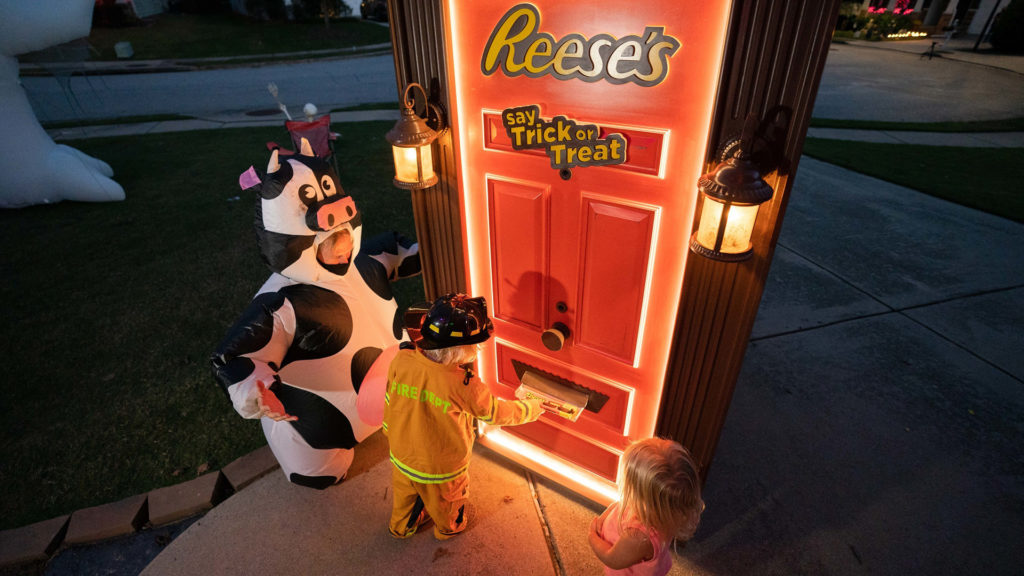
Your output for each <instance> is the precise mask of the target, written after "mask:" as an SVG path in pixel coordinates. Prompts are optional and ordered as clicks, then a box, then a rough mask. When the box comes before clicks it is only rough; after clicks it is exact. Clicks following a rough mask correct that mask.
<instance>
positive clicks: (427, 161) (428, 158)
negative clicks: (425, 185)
mask: <svg viewBox="0 0 1024 576" xmlns="http://www.w3.org/2000/svg"><path fill="white" fill-rule="evenodd" d="M432 148H433V147H432V146H431V145H430V144H427V145H426V146H420V166H421V167H422V168H421V170H422V175H421V177H420V182H428V181H429V180H430V179H431V178H433V177H434V156H433V153H432V152H431V150H432Z"/></svg>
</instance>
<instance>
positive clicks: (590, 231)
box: [576, 197, 655, 365]
mask: <svg viewBox="0 0 1024 576" xmlns="http://www.w3.org/2000/svg"><path fill="white" fill-rule="evenodd" d="M654 216H655V215H654V214H653V213H652V212H651V211H649V210H641V209H637V208H633V207H631V206H625V205H622V204H620V203H616V202H611V201H605V200H600V199H597V198H587V197H584V200H583V214H581V215H580V218H579V220H581V221H582V222H583V224H584V231H583V234H582V235H581V237H582V238H583V243H582V245H581V247H580V248H581V250H580V262H579V270H578V271H577V276H578V277H580V278H582V283H581V286H580V293H579V300H578V302H579V303H578V305H577V307H576V308H577V310H579V311H580V312H579V315H578V318H579V322H578V326H579V328H578V331H579V338H578V340H577V344H578V345H579V346H583V347H586V348H590V349H592V350H595V351H598V352H603V353H605V354H607V355H609V356H610V357H612V358H614V359H616V360H618V361H620V362H624V363H626V364H630V365H632V364H633V356H634V352H635V351H636V344H637V340H638V339H639V337H640V333H639V327H640V312H641V309H642V308H643V296H644V290H645V288H646V287H647V284H648V278H647V270H648V266H647V264H648V259H649V256H650V246H651V241H652V239H653V238H652V236H653V229H654Z"/></svg>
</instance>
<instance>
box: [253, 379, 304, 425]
mask: <svg viewBox="0 0 1024 576" xmlns="http://www.w3.org/2000/svg"><path fill="white" fill-rule="evenodd" d="M256 386H257V387H258V388H259V391H260V395H259V396H257V397H256V404H257V405H258V406H259V408H260V413H259V416H260V417H263V416H266V417H267V418H270V419H271V420H276V421H278V422H280V421H281V420H285V421H288V422H294V421H295V420H298V418H297V417H295V416H292V415H291V414H288V413H287V412H285V410H284V404H282V403H281V400H279V399H278V397H277V396H275V395H274V393H273V392H271V391H270V390H267V387H266V386H264V384H263V382H260V381H259V380H257V381H256Z"/></svg>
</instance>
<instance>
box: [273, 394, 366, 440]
mask: <svg viewBox="0 0 1024 576" xmlns="http://www.w3.org/2000/svg"><path fill="white" fill-rule="evenodd" d="M274 394H275V395H276V396H277V397H278V399H279V400H281V404H283V405H284V409H285V411H286V412H288V413H289V414H291V415H292V416H295V417H296V418H298V420H295V421H293V422H289V424H291V425H292V427H294V428H295V431H296V432H298V433H299V435H300V436H302V439H303V440H305V441H306V443H307V444H309V445H310V446H312V447H313V448H316V449H318V450H328V449H331V448H353V447H355V445H356V444H357V442H356V436H355V434H354V433H353V432H352V424H350V423H349V421H348V418H346V417H345V415H344V414H342V413H341V411H340V410H338V409H337V408H335V407H334V405H333V404H331V403H330V402H328V401H327V400H324V399H323V398H321V397H320V396H317V395H316V394H313V393H312V392H308V391H306V390H303V389H301V388H296V387H294V386H289V385H287V384H283V383H282V384H278V385H277V386H275V389H274Z"/></svg>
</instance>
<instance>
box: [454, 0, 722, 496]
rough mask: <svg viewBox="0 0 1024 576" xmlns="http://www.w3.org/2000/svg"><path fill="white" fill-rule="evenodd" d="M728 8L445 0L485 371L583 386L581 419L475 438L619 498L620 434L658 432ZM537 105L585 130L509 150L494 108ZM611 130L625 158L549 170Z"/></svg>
mask: <svg viewBox="0 0 1024 576" xmlns="http://www.w3.org/2000/svg"><path fill="white" fill-rule="evenodd" d="M728 7H729V2H726V1H724V0H719V1H717V2H711V1H708V2H678V0H664V1H650V2H642V3H621V2H603V1H601V2H587V3H576V2H573V3H568V2H539V1H538V2H534V3H531V4H518V5H515V4H503V3H496V2H479V1H473V0H450V2H449V4H448V6H447V8H448V10H447V15H448V19H449V21H448V30H449V38H448V49H449V53H448V58H449V61H448V62H449V71H450V76H451V77H450V81H451V85H452V86H453V87H454V88H453V94H451V98H450V101H451V102H452V106H453V111H452V114H451V115H452V120H453V126H454V129H455V143H456V150H457V162H458V165H459V172H460V174H459V176H460V185H461V187H462V210H463V221H464V225H465V246H466V247H467V255H466V256H467V269H468V270H469V275H470V290H471V292H472V293H473V294H474V295H483V296H486V297H487V299H488V302H490V304H491V313H492V316H493V317H494V320H495V328H496V332H495V334H496V337H495V338H493V339H492V340H491V341H490V342H489V347H488V348H487V350H485V351H484V353H483V354H481V366H480V371H481V376H482V377H483V378H484V380H485V381H486V382H488V384H490V385H491V388H492V390H494V391H495V392H496V393H497V394H499V395H502V396H505V397H511V396H512V395H513V392H514V390H515V388H516V387H517V386H518V384H519V377H520V376H521V375H522V373H523V371H525V370H531V371H533V372H536V373H539V374H542V375H544V376H546V377H547V378H549V379H551V380H555V381H558V382H561V383H563V384H566V385H569V386H572V387H575V388H577V389H581V390H585V391H587V392H588V393H589V394H590V397H591V401H590V404H589V405H588V408H587V410H586V411H584V412H583V414H582V416H581V417H580V418H579V419H578V420H577V421H575V422H572V421H569V420H566V419H562V418H559V417H557V416H554V415H545V416H544V417H543V418H542V419H541V420H540V421H538V422H536V423H533V424H530V425H526V426H520V427H515V428H507V429H504V430H488V431H486V434H485V436H484V438H483V441H484V442H486V443H488V444H489V445H491V446H494V447H496V448H497V449H498V450H500V451H502V452H504V453H506V454H508V455H510V456H512V457H513V458H515V459H517V460H519V461H521V462H523V463H525V464H527V465H528V466H531V467H533V468H536V469H538V470H539V471H541V472H542V473H545V474H549V475H552V476H554V477H556V478H557V479H559V480H560V481H563V482H565V483H566V484H568V485H570V487H572V488H574V489H576V490H577V491H579V492H581V493H583V494H585V495H588V496H590V497H592V498H594V499H596V500H598V501H607V500H610V499H611V498H612V497H613V495H614V482H615V479H616V472H617V466H618V460H619V457H620V455H621V452H622V449H623V448H624V447H625V445H626V444H627V443H628V442H629V441H630V440H632V439H636V438H640V437H644V436H649V435H651V434H652V433H653V430H654V425H655V420H656V417H657V413H658V406H659V403H660V400H661V392H662V382H663V380H664V375H665V369H666V365H667V362H668V349H669V345H670V338H671V334H672V329H673V324H674V321H675V317H676V312H677V309H676V308H677V304H678V300H679V293H680V288H681V285H682V271H683V265H684V262H685V258H686V257H687V255H688V251H687V248H686V246H687V242H688V239H689V231H690V230H691V224H692V221H693V214H694V208H695V201H696V194H697V192H696V182H697V179H698V177H699V176H700V168H701V164H702V161H703V158H704V152H705V150H704V148H705V142H706V140H707V132H708V125H709V122H710V118H711V106H712V102H713V97H714V91H715V88H716V86H717V82H718V72H719V67H720V60H721V52H722V47H723V43H724V34H725V27H726V23H727V18H728ZM533 105H536V106H537V107H538V111H539V116H540V117H539V118H534V119H533V120H532V122H533V124H530V127H542V126H545V124H542V122H550V121H552V120H553V119H555V118H556V117H563V118H564V119H565V120H566V121H567V122H572V123H575V124H576V125H578V126H580V127H586V126H591V125H593V126H596V128H597V129H596V131H594V132H593V133H591V134H589V135H587V136H584V137H583V138H582V139H580V140H571V139H570V140H569V141H565V140H564V138H559V139H558V140H557V142H553V144H552V146H551V148H550V149H544V148H531V149H516V148H517V146H515V145H514V138H517V137H518V138H520V140H519V142H520V143H523V142H525V135H524V134H523V132H526V131H530V130H529V129H527V130H524V131H521V133H520V134H519V135H518V136H515V135H513V134H512V133H511V132H510V131H509V130H508V129H507V128H506V123H505V122H507V120H506V121H503V119H504V117H503V114H502V112H503V111H505V110H508V109H512V108H516V109H522V108H524V107H529V106H533ZM534 132H535V133H537V134H539V131H534ZM556 134H558V135H560V136H566V135H568V136H570V138H572V134H573V132H571V131H569V130H564V131H562V132H557V131H548V136H549V137H553V136H555V135H556ZM583 134H585V132H580V135H583ZM612 134H620V135H621V139H622V140H624V141H625V154H624V158H620V160H622V161H621V162H620V163H614V164H609V165H591V166H579V165H577V166H575V167H571V168H570V169H569V171H568V172H566V170H559V169H557V168H558V166H554V167H553V165H556V164H558V163H559V162H565V161H566V160H567V159H569V158H570V157H572V158H573V159H574V160H576V161H577V163H578V162H579V161H580V158H582V157H585V158H588V159H589V158H590V157H591V156H592V155H594V151H595V146H596V145H597V144H599V143H600V142H605V143H608V142H610V141H611V140H612V139H614V138H612V139H609V135H612ZM583 149H589V150H590V151H589V152H587V151H584V152H579V151H580V150H583ZM606 152H607V149H606ZM585 163H586V162H584V164H585ZM556 328H557V329H559V331H560V332H561V333H563V334H564V335H566V336H565V339H564V343H563V344H562V345H561V347H560V348H558V349H556V350H552V349H550V348H549V347H548V346H545V344H544V343H543V340H542V338H543V336H544V333H545V331H548V330H552V329H556ZM552 336H554V333H553V332H549V334H548V337H549V338H550V337H552ZM556 347H557V346H556Z"/></svg>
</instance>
